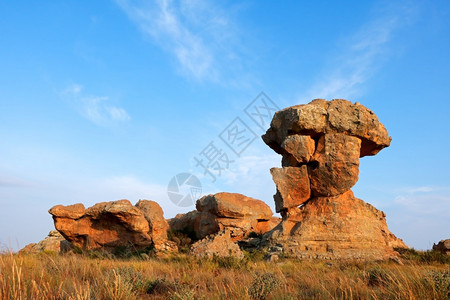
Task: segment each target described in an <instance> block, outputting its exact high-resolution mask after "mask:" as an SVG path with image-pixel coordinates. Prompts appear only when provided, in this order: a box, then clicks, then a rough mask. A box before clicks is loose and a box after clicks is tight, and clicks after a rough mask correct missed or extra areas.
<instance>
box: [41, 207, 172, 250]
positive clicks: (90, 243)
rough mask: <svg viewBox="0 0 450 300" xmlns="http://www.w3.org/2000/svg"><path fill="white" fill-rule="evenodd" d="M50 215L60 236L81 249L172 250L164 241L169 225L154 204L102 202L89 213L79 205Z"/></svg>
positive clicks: (59, 209)
mask: <svg viewBox="0 0 450 300" xmlns="http://www.w3.org/2000/svg"><path fill="white" fill-rule="evenodd" d="M49 213H50V214H51V215H52V216H53V221H54V223H55V228H56V229H57V230H58V231H59V232H60V233H61V234H62V236H63V237H64V238H65V239H66V240H67V241H69V242H71V243H72V244H73V245H74V246H76V247H79V248H81V249H86V250H93V249H100V248H102V249H106V250H108V249H114V248H115V247H132V248H133V249H143V248H146V247H150V246H154V248H155V249H156V250H157V251H164V250H175V249H174V247H175V246H174V244H173V243H171V242H169V241H168V239H167V230H168V228H169V224H168V223H167V221H166V220H165V219H164V216H163V211H162V209H161V207H160V206H159V204H158V203H156V202H154V201H149V200H139V202H138V203H137V204H136V206H133V205H132V204H131V203H130V201H128V200H118V201H111V202H101V203H97V204H95V205H94V206H92V207H89V208H88V209H85V207H84V205H83V204H80V203H79V204H74V205H69V206H63V205H56V206H54V207H52V208H51V209H50V210H49Z"/></svg>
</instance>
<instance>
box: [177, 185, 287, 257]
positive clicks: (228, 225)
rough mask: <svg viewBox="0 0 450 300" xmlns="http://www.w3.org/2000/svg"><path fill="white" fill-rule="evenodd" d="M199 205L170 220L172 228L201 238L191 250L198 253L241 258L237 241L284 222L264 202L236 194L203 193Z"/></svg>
mask: <svg viewBox="0 0 450 300" xmlns="http://www.w3.org/2000/svg"><path fill="white" fill-rule="evenodd" d="M196 208H197V209H196V210H194V211H191V212H188V213H186V214H178V215H177V216H176V217H175V218H173V219H170V220H169V225H170V229H171V230H173V231H182V232H185V233H186V232H187V233H189V232H190V233H193V234H194V235H195V238H196V239H198V240H199V241H197V242H196V243H194V244H193V245H192V247H191V253H192V254H194V255H197V256H212V255H216V256H230V255H231V256H235V257H241V256H242V253H241V252H240V250H239V247H238V245H237V244H236V242H237V241H240V240H242V239H245V238H247V237H248V236H249V235H250V233H252V232H253V233H256V234H264V233H266V232H268V231H269V230H271V229H273V228H274V227H275V226H276V225H278V224H279V222H280V221H281V220H280V219H279V218H276V217H273V216H272V215H273V213H272V210H271V209H270V207H269V206H268V205H267V204H265V203H264V202H263V201H261V200H257V199H253V198H250V197H246V196H244V195H242V194H237V193H217V194H214V195H207V196H204V197H202V198H200V199H199V200H197V203H196ZM206 249H207V251H206Z"/></svg>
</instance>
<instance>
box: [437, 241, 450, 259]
mask: <svg viewBox="0 0 450 300" xmlns="http://www.w3.org/2000/svg"><path fill="white" fill-rule="evenodd" d="M433 250H436V251H439V252H441V253H443V254H447V255H450V239H447V240H442V241H439V243H437V244H433Z"/></svg>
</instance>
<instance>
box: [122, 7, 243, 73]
mask: <svg viewBox="0 0 450 300" xmlns="http://www.w3.org/2000/svg"><path fill="white" fill-rule="evenodd" d="M116 2H117V4H118V5H119V6H120V7H121V8H122V9H123V11H124V12H125V13H126V14H127V15H128V17H129V18H130V19H131V20H132V21H133V22H134V23H136V24H137V25H138V27H139V28H140V29H141V30H142V31H143V32H144V34H145V35H146V36H148V37H150V38H151V39H152V40H153V41H154V42H155V43H156V44H157V45H158V46H160V47H161V48H162V49H164V50H165V51H168V52H169V53H171V55H172V56H173V57H174V58H175V59H176V61H177V65H178V66H179V71H180V72H181V73H182V74H183V75H185V76H186V77H189V78H194V79H196V80H209V81H218V80H219V79H220V77H221V73H220V69H222V68H229V67H230V64H229V63H230V62H231V61H236V60H237V55H236V53H235V51H236V50H235V49H233V48H237V47H235V46H236V43H235V42H236V39H235V34H234V30H233V26H232V24H230V20H229V19H228V18H227V16H226V14H225V13H224V11H223V10H221V9H220V8H219V7H218V6H216V5H214V2H208V1H177V2H175V1H170V0H158V1H155V2H153V1H149V2H145V1H129V0H116ZM232 49H233V50H232ZM219 66H220V67H219Z"/></svg>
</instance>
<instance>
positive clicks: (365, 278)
mask: <svg viewBox="0 0 450 300" xmlns="http://www.w3.org/2000/svg"><path fill="white" fill-rule="evenodd" d="M403 257H404V259H403V261H404V264H403V265H400V264H398V263H396V262H380V263H362V262H343V261H339V262H338V261H309V260H295V259H289V258H284V259H283V258H282V259H280V260H279V261H277V262H267V261H264V260H263V259H262V255H258V254H256V255H255V254H253V255H247V256H246V258H245V259H244V260H243V261H237V260H235V259H232V258H227V259H218V258H217V259H212V260H206V259H202V260H199V259H194V258H192V257H189V256H187V255H186V254H180V255H177V256H171V257H165V258H157V257H151V256H148V255H141V256H138V257H136V256H134V257H130V258H111V257H109V258H107V257H104V256H103V255H100V254H98V253H84V254H65V255H59V254H56V253H39V254H11V253H10V254H8V253H6V254H2V255H0V299H449V297H450V294H449V293H450V260H449V257H448V256H447V257H446V256H444V255H439V254H437V253H432V252H425V253H421V252H416V251H406V252H405V253H403Z"/></svg>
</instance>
